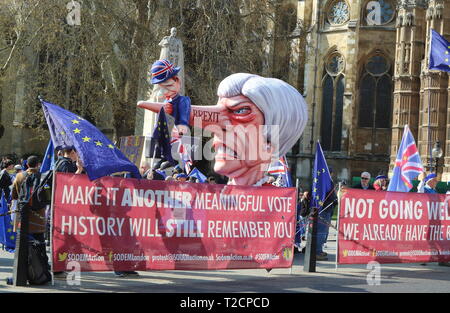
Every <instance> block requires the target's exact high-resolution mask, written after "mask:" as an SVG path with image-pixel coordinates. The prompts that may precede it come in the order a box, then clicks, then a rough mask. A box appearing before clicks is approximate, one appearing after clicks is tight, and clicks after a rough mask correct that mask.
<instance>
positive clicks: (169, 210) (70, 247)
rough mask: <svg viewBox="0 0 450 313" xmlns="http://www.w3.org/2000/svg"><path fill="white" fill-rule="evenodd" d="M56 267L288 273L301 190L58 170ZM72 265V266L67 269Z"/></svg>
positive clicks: (55, 233)
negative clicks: (95, 176) (277, 270)
mask: <svg viewBox="0 0 450 313" xmlns="http://www.w3.org/2000/svg"><path fill="white" fill-rule="evenodd" d="M54 195H55V196H54V209H53V210H54V211H53V264H54V270H55V271H63V270H66V267H67V266H68V265H69V263H70V262H72V261H75V262H78V263H79V264H80V267H81V271H111V270H115V271H129V270H169V269H170V270H172V269H180V270H200V269H231V268H233V269H236V268H283V267H284V268H285V267H290V266H291V264H292V261H293V239H294V235H295V206H296V190H295V188H277V187H245V186H225V185H209V184H194V183H178V182H165V181H149V180H144V179H143V180H137V179H123V178H114V177H103V178H101V179H98V180H96V181H93V182H91V181H89V179H88V178H87V176H85V175H73V174H63V173H58V174H57V175H56V178H55V192H54ZM69 266H70V265H69Z"/></svg>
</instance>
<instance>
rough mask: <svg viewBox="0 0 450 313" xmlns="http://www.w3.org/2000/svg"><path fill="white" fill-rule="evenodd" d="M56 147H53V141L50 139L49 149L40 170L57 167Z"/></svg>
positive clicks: (44, 170) (43, 171) (45, 170)
mask: <svg viewBox="0 0 450 313" xmlns="http://www.w3.org/2000/svg"><path fill="white" fill-rule="evenodd" d="M54 151H55V149H54V148H53V142H52V140H51V139H50V141H49V143H48V146H47V150H45V155H44V159H43V161H42V165H41V168H40V169H39V172H41V173H45V172H47V171H48V170H52V169H53V168H54V167H55V153H54Z"/></svg>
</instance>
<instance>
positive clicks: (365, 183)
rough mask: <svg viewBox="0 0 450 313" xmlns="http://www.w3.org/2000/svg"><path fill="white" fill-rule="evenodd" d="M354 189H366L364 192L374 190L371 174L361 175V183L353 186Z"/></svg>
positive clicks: (363, 173) (364, 173)
mask: <svg viewBox="0 0 450 313" xmlns="http://www.w3.org/2000/svg"><path fill="white" fill-rule="evenodd" d="M352 188H357V189H364V190H374V188H373V186H372V185H371V184H370V173H369V172H362V173H361V182H360V183H357V184H355V185H353V187H352Z"/></svg>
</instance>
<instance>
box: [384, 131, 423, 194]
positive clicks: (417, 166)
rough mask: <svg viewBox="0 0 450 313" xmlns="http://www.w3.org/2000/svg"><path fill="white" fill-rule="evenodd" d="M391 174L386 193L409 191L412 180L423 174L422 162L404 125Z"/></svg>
mask: <svg viewBox="0 0 450 313" xmlns="http://www.w3.org/2000/svg"><path fill="white" fill-rule="evenodd" d="M393 172H394V174H393V175H392V178H391V181H390V182H389V186H388V188H387V191H400V192H408V191H410V190H411V188H412V187H413V184H412V180H413V179H414V178H416V177H417V176H419V175H420V174H421V173H422V172H423V165H422V160H421V159H420V155H419V151H418V150H417V146H416V141H415V140H414V137H413V135H412V133H411V131H410V130H409V127H408V125H405V130H404V131H403V137H402V142H401V143H400V147H398V152H397V158H396V160H395V167H394V171H393Z"/></svg>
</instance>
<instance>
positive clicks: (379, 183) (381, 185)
mask: <svg viewBox="0 0 450 313" xmlns="http://www.w3.org/2000/svg"><path fill="white" fill-rule="evenodd" d="M387 186H388V182H387V177H386V176H384V175H378V176H377V177H376V178H375V181H374V183H373V188H374V189H375V190H376V191H386V190H387Z"/></svg>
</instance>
